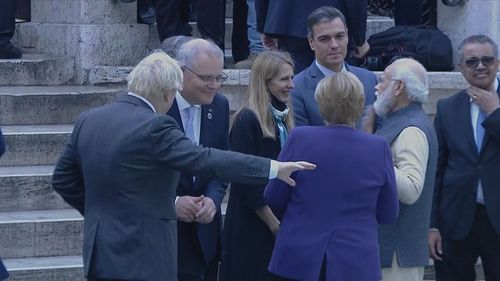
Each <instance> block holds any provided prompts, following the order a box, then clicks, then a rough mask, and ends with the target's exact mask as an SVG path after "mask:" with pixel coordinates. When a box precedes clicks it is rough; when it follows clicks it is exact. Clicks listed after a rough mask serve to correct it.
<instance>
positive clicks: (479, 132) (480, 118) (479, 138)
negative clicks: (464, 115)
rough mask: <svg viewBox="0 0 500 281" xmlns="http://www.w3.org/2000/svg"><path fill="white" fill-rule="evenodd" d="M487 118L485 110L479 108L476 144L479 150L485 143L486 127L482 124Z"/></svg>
mask: <svg viewBox="0 0 500 281" xmlns="http://www.w3.org/2000/svg"><path fill="white" fill-rule="evenodd" d="M484 118H485V114H484V111H482V110H481V109H479V114H478V115H477V123H476V146H477V151H481V145H482V144H483V138H484V127H483V126H482V125H481V123H483V121H484Z"/></svg>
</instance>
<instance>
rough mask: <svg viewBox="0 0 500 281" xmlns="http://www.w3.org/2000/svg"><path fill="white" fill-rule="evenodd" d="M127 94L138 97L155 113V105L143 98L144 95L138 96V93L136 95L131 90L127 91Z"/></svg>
mask: <svg viewBox="0 0 500 281" xmlns="http://www.w3.org/2000/svg"><path fill="white" fill-rule="evenodd" d="M127 95H129V96H133V97H136V98H138V99H140V100H142V101H143V102H145V103H146V104H147V105H149V107H151V109H152V110H153V112H154V113H156V109H155V107H154V106H153V104H152V103H150V102H149V101H148V100H147V99H146V98H144V97H142V96H139V95H137V94H134V93H132V92H128V93H127Z"/></svg>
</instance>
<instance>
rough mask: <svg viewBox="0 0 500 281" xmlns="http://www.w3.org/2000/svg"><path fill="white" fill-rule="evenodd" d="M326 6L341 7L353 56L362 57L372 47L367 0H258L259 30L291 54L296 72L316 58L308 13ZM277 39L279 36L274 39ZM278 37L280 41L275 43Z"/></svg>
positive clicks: (269, 41)
mask: <svg viewBox="0 0 500 281" xmlns="http://www.w3.org/2000/svg"><path fill="white" fill-rule="evenodd" d="M323 6H332V7H335V8H337V9H339V10H340V11H341V12H342V13H343V14H344V15H345V17H346V20H344V24H345V25H346V26H347V28H348V29H349V34H350V39H351V40H352V44H351V46H352V47H353V48H352V50H353V56H355V57H363V56H364V55H365V54H366V53H367V52H368V50H369V49H370V47H369V45H368V43H367V42H366V18H367V14H366V9H367V7H366V6H367V2H366V0H307V1H305V0H256V1H255V7H256V10H257V30H258V31H259V32H260V33H263V34H264V37H263V38H264V42H263V43H264V45H266V46H267V47H271V48H272V47H276V45H277V47H279V49H281V50H284V51H287V52H289V53H290V54H291V56H292V58H293V60H294V62H295V73H298V72H300V71H302V70H303V69H304V68H306V67H307V66H308V65H309V64H311V62H312V61H313V60H314V53H313V51H314V50H313V51H311V49H310V48H309V44H308V40H307V38H308V37H309V36H310V30H309V31H308V30H307V29H306V27H307V26H308V16H309V14H310V13H311V12H312V11H314V10H315V9H318V8H320V7H323ZM275 39H277V40H275ZM276 41H277V44H276Z"/></svg>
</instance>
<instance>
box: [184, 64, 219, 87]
mask: <svg viewBox="0 0 500 281" xmlns="http://www.w3.org/2000/svg"><path fill="white" fill-rule="evenodd" d="M184 68H185V69H187V70H189V71H191V73H193V74H194V75H196V77H198V78H200V79H201V80H202V81H203V82H207V83H210V82H213V81H216V82H218V83H224V81H226V80H227V74H226V73H224V72H223V73H222V74H221V75H217V76H213V75H200V74H198V73H196V72H195V71H194V70H192V69H191V68H189V67H187V66H184Z"/></svg>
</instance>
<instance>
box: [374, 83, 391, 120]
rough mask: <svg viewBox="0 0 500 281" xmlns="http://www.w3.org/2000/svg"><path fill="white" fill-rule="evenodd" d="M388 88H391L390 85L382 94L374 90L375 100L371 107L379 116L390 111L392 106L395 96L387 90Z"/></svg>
mask: <svg viewBox="0 0 500 281" xmlns="http://www.w3.org/2000/svg"><path fill="white" fill-rule="evenodd" d="M390 90H392V87H390V88H387V89H386V90H385V91H384V92H383V93H382V94H379V93H378V92H375V95H376V96H377V100H375V102H374V103H373V109H374V110H375V113H376V114H377V115H378V116H380V117H384V116H385V115H387V113H389V112H391V109H392V107H393V106H394V101H395V96H393V95H392V93H391V92H389V91H390Z"/></svg>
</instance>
